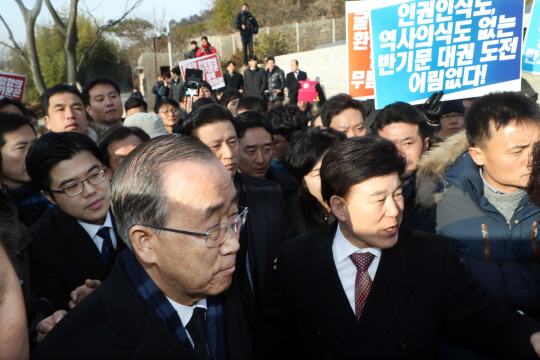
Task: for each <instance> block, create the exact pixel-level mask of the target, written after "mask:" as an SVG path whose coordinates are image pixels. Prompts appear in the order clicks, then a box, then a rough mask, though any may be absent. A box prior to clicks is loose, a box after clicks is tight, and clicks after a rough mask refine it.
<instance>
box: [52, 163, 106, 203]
mask: <svg viewBox="0 0 540 360" xmlns="http://www.w3.org/2000/svg"><path fill="white" fill-rule="evenodd" d="M106 177H107V173H106V171H105V168H103V169H101V170H99V171H98V172H95V173H93V174H92V175H90V176H89V177H88V178H87V179H84V180H82V181H77V182H74V183H73V184H71V185H68V186H67V187H66V188H65V189H64V190H50V192H52V193H64V194H66V195H67V196H69V197H73V196H77V195H79V194H80V193H82V191H83V189H84V182H85V181H87V180H88V182H89V183H90V184H92V185H98V184H101V183H102V182H103V180H105V178H106Z"/></svg>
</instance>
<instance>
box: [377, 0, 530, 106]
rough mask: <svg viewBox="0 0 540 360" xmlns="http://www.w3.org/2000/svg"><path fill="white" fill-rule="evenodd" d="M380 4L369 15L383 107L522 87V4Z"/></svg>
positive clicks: (501, 0)
mask: <svg viewBox="0 0 540 360" xmlns="http://www.w3.org/2000/svg"><path fill="white" fill-rule="evenodd" d="M381 3H382V2H380V1H375V2H374V3H373V6H374V7H378V8H373V9H372V10H370V19H371V34H372V42H373V57H374V65H375V69H376V71H375V103H376V107H377V108H378V109H380V108H382V107H384V106H386V105H388V104H391V103H393V102H395V101H405V102H409V103H411V104H419V103H423V102H425V100H426V99H427V98H428V97H429V96H430V95H431V94H432V93H433V92H436V91H444V93H445V96H444V97H443V100H454V99H461V98H470V97H476V96H482V95H484V94H486V93H489V92H492V91H519V90H520V89H521V50H522V48H521V41H522V31H523V12H524V1H522V0H517V1H508V0H490V1H488V0H431V1H422V0H415V1H410V0H409V1H407V0H390V1H385V2H384V3H383V4H381Z"/></svg>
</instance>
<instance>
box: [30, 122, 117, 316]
mask: <svg viewBox="0 0 540 360" xmlns="http://www.w3.org/2000/svg"><path fill="white" fill-rule="evenodd" d="M26 168H27V170H28V174H29V175H30V178H31V179H32V181H33V182H34V183H35V184H36V185H38V187H39V188H40V189H41V191H42V193H43V195H45V197H47V199H48V200H49V201H50V202H51V203H53V204H55V205H56V207H54V208H53V209H51V210H50V211H48V212H47V213H45V214H44V215H43V216H42V217H41V218H40V219H39V220H38V221H37V222H36V223H35V224H34V225H32V226H31V227H30V228H29V230H28V233H29V235H30V237H31V238H32V239H33V242H32V245H31V246H30V249H29V252H30V272H31V276H32V292H33V294H34V295H35V296H40V297H44V298H46V299H49V300H50V302H51V304H52V306H53V309H54V310H59V309H63V310H69V305H68V304H69V302H70V300H71V296H70V295H71V292H72V291H73V290H75V289H76V288H77V287H79V286H81V284H84V283H85V281H86V280H87V279H97V280H100V281H103V280H104V279H105V278H106V277H107V275H108V273H109V271H110V270H111V268H112V265H113V263H114V260H115V258H116V254H118V253H119V252H120V251H121V250H122V249H124V248H125V246H124V245H123V244H122V242H121V241H119V238H118V235H117V233H116V232H115V225H114V220H113V218H112V217H111V215H110V212H109V206H110V205H109V179H108V177H107V173H106V169H105V166H104V159H103V155H102V153H101V151H100V150H99V148H98V147H97V145H96V143H95V142H93V141H92V140H90V139H89V138H88V137H87V136H84V135H82V134H79V133H74V132H63V133H47V134H44V135H43V136H41V137H40V138H39V139H38V140H36V141H35V142H34V144H33V145H32V146H31V147H30V150H29V151H28V156H27V157H26Z"/></svg>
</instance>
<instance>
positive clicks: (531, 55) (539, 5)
mask: <svg viewBox="0 0 540 360" xmlns="http://www.w3.org/2000/svg"><path fill="white" fill-rule="evenodd" d="M522 66H523V71H525V72H528V73H531V74H535V75H540V1H538V0H536V1H535V2H534V3H533V9H532V11H531V22H530V23H529V27H528V28H527V36H526V38H525V45H524V46H523V64H522Z"/></svg>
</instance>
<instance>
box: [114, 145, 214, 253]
mask: <svg viewBox="0 0 540 360" xmlns="http://www.w3.org/2000/svg"><path fill="white" fill-rule="evenodd" d="M207 161H219V160H218V159H217V158H216V157H215V156H214V154H212V151H210V149H209V148H208V147H207V146H206V145H205V144H204V143H202V142H201V141H200V140H199V139H197V138H195V137H192V136H183V135H176V134H172V135H164V136H159V137H156V138H153V139H151V140H148V141H146V142H144V143H143V144H141V145H139V146H138V147H137V148H136V149H134V150H133V151H132V152H130V153H129V154H128V156H126V158H125V159H124V161H122V162H121V163H120V166H119V167H118V169H117V170H116V173H115V174H114V177H113V180H112V184H111V210H112V213H113V215H114V217H115V220H116V228H117V230H118V234H119V235H120V237H121V238H122V240H123V241H124V243H126V245H127V246H128V247H129V248H130V249H132V246H131V242H130V240H129V230H130V229H131V227H132V226H133V225H137V224H148V225H153V226H161V227H164V226H165V225H166V224H167V222H168V221H169V213H170V211H169V203H168V199H167V194H166V192H165V189H164V188H163V185H162V183H163V181H162V177H163V175H164V174H165V172H166V171H167V169H169V168H170V167H171V166H172V165H175V164H181V163H189V162H192V163H201V162H207ZM155 231H156V232H159V231H158V230H155Z"/></svg>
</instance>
